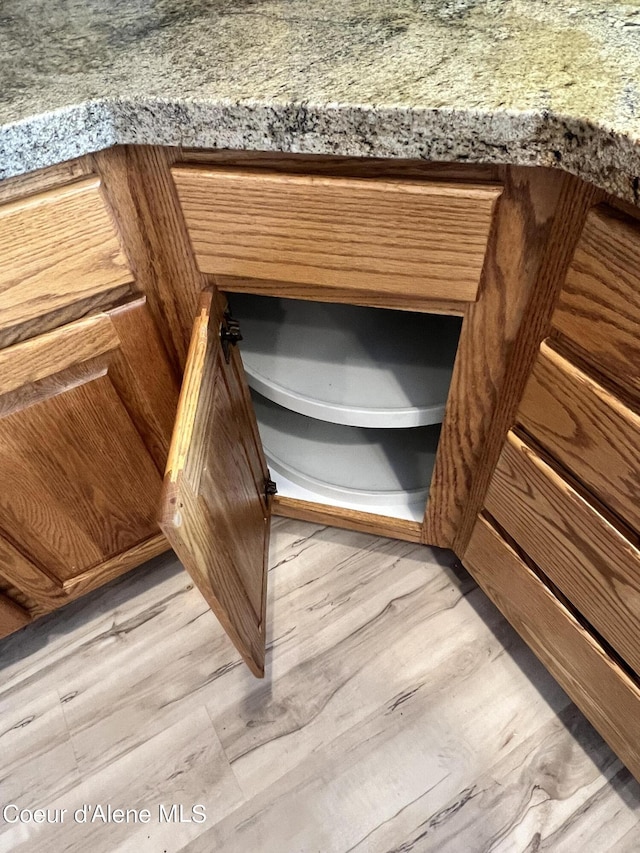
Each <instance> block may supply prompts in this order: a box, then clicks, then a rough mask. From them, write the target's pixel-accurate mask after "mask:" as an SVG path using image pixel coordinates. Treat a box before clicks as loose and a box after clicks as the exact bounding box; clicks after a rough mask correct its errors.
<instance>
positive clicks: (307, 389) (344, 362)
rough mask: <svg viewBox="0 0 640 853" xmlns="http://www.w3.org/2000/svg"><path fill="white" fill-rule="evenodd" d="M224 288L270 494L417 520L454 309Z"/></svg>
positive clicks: (455, 335)
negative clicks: (238, 333)
mask: <svg viewBox="0 0 640 853" xmlns="http://www.w3.org/2000/svg"><path fill="white" fill-rule="evenodd" d="M228 298H229V305H230V308H231V311H232V313H233V316H234V317H235V318H236V319H237V320H238V321H239V323H240V328H241V330H242V335H243V340H242V343H241V353H242V359H243V364H244V368H245V373H246V377H247V381H248V384H249V386H250V388H251V390H252V396H253V400H254V408H255V412H256V417H257V421H258V428H259V430H260V436H261V439H262V443H263V447H264V451H265V455H266V458H267V463H268V465H269V468H270V470H271V476H272V478H273V479H274V480H275V481H276V484H277V487H278V494H279V495H281V496H284V497H289V498H295V499H299V500H305V501H310V502H313V503H319V504H325V505H331V506H338V507H344V508H347V509H351V510H357V511H360V512H365V513H366V512H369V513H375V514H377V515H387V516H390V517H393V518H401V519H408V520H411V521H418V522H420V521H422V518H423V516H424V511H425V504H426V501H427V497H428V492H429V485H430V482H431V476H432V472H433V467H434V464H435V458H436V451H437V446H438V439H439V434H440V425H441V423H442V420H443V418H444V412H445V406H446V400H447V395H448V392H449V385H450V382H451V374H452V371H453V364H454V361H455V356H456V351H457V346H458V339H459V336H460V329H461V325H462V320H461V318H459V317H451V316H445V315H440V314H438V315H436V314H423V313H412V312H404V311H402V312H401V311H391V310H388V309H382V308H370V307H362V306H354V305H340V304H333V303H324V302H311V301H303V300H295V299H284V298H277V297H271V296H257V295H253V294H239V293H235V294H231V295H229V296H228Z"/></svg>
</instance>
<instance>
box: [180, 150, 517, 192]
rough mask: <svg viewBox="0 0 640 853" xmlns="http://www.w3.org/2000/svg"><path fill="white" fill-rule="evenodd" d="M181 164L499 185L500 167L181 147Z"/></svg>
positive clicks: (398, 159)
mask: <svg viewBox="0 0 640 853" xmlns="http://www.w3.org/2000/svg"><path fill="white" fill-rule="evenodd" d="M179 162H180V163H191V164H197V165H200V166H234V167H237V168H241V169H262V170H265V171H269V172H285V173H287V174H291V173H295V174H301V175H328V176H332V177H348V178H411V179H412V180H419V181H457V182H460V183H465V184H468V183H489V184H496V183H500V180H501V171H500V166H496V165H494V164H491V163H433V162H429V161H427V160H403V159H402V158H396V157H393V158H390V157H348V156H347V157H345V156H335V155H333V154H332V155H330V156H327V155H326V154H293V153H288V152H287V153H286V154H283V153H282V152H280V151H239V150H233V149H209V150H203V149H201V148H181V149H180V156H179Z"/></svg>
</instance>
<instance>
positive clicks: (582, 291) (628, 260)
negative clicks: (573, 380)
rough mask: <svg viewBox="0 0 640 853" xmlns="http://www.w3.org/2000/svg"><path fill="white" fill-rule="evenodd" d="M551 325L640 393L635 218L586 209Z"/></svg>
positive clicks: (639, 240)
mask: <svg viewBox="0 0 640 853" xmlns="http://www.w3.org/2000/svg"><path fill="white" fill-rule="evenodd" d="M553 326H554V329H555V330H557V331H558V332H560V333H561V334H562V335H564V336H565V337H566V338H567V339H568V340H570V341H571V342H572V343H573V344H574V345H575V346H576V347H578V349H579V350H580V352H581V353H582V354H583V356H584V358H585V359H586V360H587V361H588V362H589V363H590V364H592V365H593V366H594V368H595V369H596V370H598V371H601V372H604V373H605V374H606V375H607V376H608V377H609V378H610V379H612V380H613V381H614V382H616V383H617V384H619V385H621V386H622V387H626V386H630V387H631V388H632V389H633V390H634V391H635V393H636V394H638V393H639V392H640V335H639V334H638V327H639V326H640V222H636V221H635V220H633V219H631V218H630V217H628V216H625V215H624V214H622V213H619V212H616V211H614V210H613V209H611V208H609V207H607V206H604V205H603V206H601V207H598V208H595V209H594V210H592V211H590V213H589V215H588V217H587V220H586V222H585V226H584V230H583V232H582V235H581V237H580V242H579V243H578V246H577V248H576V251H575V255H574V257H573V261H572V263H571V266H570V268H569V271H568V273H567V278H566V282H565V284H564V287H563V288H562V292H561V294H560V298H559V301H558V307H557V310H556V311H555V313H554V315H553Z"/></svg>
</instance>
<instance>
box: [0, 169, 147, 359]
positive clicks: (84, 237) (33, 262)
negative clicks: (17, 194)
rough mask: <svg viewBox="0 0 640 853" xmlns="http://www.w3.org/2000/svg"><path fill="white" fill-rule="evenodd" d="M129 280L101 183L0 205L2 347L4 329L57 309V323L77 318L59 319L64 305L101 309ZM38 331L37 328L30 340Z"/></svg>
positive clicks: (90, 181)
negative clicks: (102, 302) (106, 296)
mask: <svg viewBox="0 0 640 853" xmlns="http://www.w3.org/2000/svg"><path fill="white" fill-rule="evenodd" d="M132 278H133V276H132V273H131V270H130V269H129V267H128V264H127V261H126V259H125V257H124V254H123V253H122V250H121V248H120V243H119V240H118V236H117V233H116V230H115V226H114V225H113V223H112V221H111V218H110V215H109V212H108V210H107V208H106V207H105V203H104V201H103V199H102V196H101V194H100V181H99V179H98V178H88V179H87V180H83V181H80V182H78V183H74V184H70V185H68V186H65V187H59V188H57V189H54V190H50V191H49V192H45V193H40V194H39V195H36V196H31V197H30V198H27V199H23V200H20V201H15V202H11V203H10V204H5V205H3V206H2V207H0V342H1V343H2V344H3V345H4V343H5V342H4V340H3V336H2V332H3V330H7V329H10V328H12V327H15V326H17V325H20V324H25V323H29V322H33V321H35V320H36V318H40V317H44V316H48V315H51V314H52V312H56V311H61V312H62V313H63V315H64V316H63V317H62V319H61V320H60V322H59V323H58V325H61V324H62V323H64V322H67V321H68V320H70V319H74V317H73V315H69V313H68V312H67V313H64V309H65V308H67V307H68V306H70V305H73V304H75V303H83V302H85V303H86V302H93V303H94V304H95V303H96V302H98V303H99V302H100V300H99V297H100V296H101V295H103V294H105V293H109V292H110V291H114V290H117V291H118V293H119V294H120V295H121V294H122V291H123V290H127V289H128V288H126V287H125V286H126V285H127V284H128V283H130V282H131V281H132ZM52 325H55V324H52V323H49V324H48V327H49V328H51V326H52ZM40 331H42V328H41V327H39V326H37V324H36V325H35V327H34V330H33V332H32V334H36V333H38V332H40ZM24 336H25V335H23V336H22V337H24ZM26 336H31V335H26Z"/></svg>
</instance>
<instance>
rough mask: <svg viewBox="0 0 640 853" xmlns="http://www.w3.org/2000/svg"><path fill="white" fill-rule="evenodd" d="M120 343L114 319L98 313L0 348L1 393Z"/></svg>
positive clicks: (113, 347) (90, 357) (108, 350)
mask: <svg viewBox="0 0 640 853" xmlns="http://www.w3.org/2000/svg"><path fill="white" fill-rule="evenodd" d="M119 346H120V338H119V337H118V335H117V333H116V330H115V328H114V326H113V323H112V322H111V320H110V319H109V317H107V315H106V314H98V315H96V316H94V317H88V318H86V319H83V320H78V321H77V322H76V323H71V324H69V325H68V326H64V327H62V328H61V329H56V330H55V331H53V332H48V333H47V334H45V335H41V336H39V337H37V338H33V339H32V340H29V341H24V342H22V343H20V344H16V345H15V346H12V347H8V348H7V349H4V350H0V395H3V394H8V393H9V392H10V391H15V390H16V389H17V388H21V387H22V386H24V385H27V384H29V383H33V382H37V381H38V380H39V379H44V378H45V377H47V376H51V375H52V374H54V373H61V372H62V371H63V370H66V369H67V368H69V367H72V366H73V365H79V364H82V363H83V362H86V361H89V360H90V359H93V358H97V357H98V356H101V355H106V354H107V353H109V352H112V351H113V350H115V349H117V348H118V347H119Z"/></svg>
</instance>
